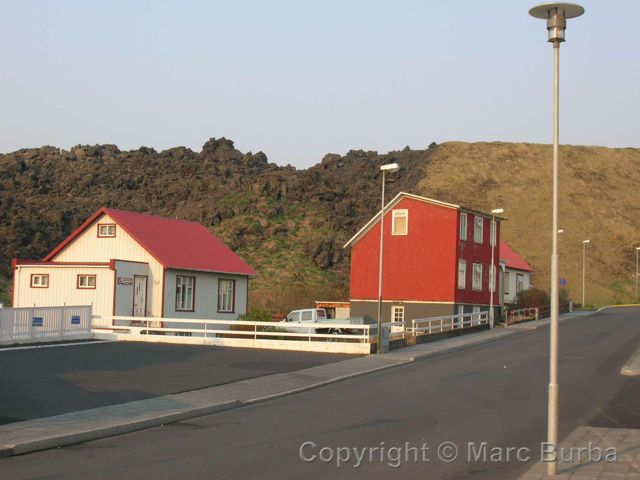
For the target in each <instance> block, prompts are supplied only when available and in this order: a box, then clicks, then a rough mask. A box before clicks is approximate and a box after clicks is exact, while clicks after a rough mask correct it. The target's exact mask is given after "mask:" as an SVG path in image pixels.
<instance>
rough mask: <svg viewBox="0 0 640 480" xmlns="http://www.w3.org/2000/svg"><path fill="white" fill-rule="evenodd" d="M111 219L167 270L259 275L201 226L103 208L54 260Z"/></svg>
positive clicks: (75, 234) (60, 246)
mask: <svg viewBox="0 0 640 480" xmlns="http://www.w3.org/2000/svg"><path fill="white" fill-rule="evenodd" d="M103 214H106V215H109V216H110V217H111V218H112V219H113V220H114V221H115V222H116V223H117V224H118V225H119V226H120V227H122V229H123V230H125V231H126V232H127V233H128V234H129V235H131V236H132V237H133V238H134V239H135V240H136V241H137V242H138V243H139V244H140V245H141V246H142V247H143V248H144V249H145V250H147V251H148V252H149V253H150V254H151V255H152V256H153V257H154V258H155V259H156V260H158V261H159V262H160V263H161V264H162V265H163V266H164V267H166V268H180V269H184V270H200V271H205V272H224V273H237V274H241V275H256V271H255V270H254V269H253V268H251V267H250V266H249V265H247V264H246V263H245V262H244V260H242V259H241V258H240V257H239V256H238V255H236V254H235V253H233V252H232V251H231V249H230V248H229V247H227V246H226V245H225V244H224V243H222V241H221V240H220V239H219V238H218V237H216V236H215V235H213V234H212V233H211V232H209V231H208V230H207V229H206V228H204V227H203V226H202V225H200V224H199V223H197V222H191V221H188V220H178V219H174V218H165V217H158V216H155V215H148V214H145V213H136V212H128V211H125V210H116V209H114V208H106V207H103V208H101V209H100V210H98V211H97V212H96V213H94V214H93V215H92V216H91V217H90V218H89V219H87V220H86V221H85V222H84V223H83V224H82V225H81V226H80V227H79V228H78V229H77V230H76V231H74V232H73V233H72V234H71V235H69V236H68V237H67V238H66V239H65V240H64V241H63V242H62V243H61V244H60V245H58V246H57V247H56V248H54V249H53V251H52V252H51V253H49V255H47V256H46V257H44V261H50V260H52V259H53V258H54V257H55V256H56V255H57V254H58V253H59V252H60V251H62V250H63V249H64V248H65V247H66V246H67V245H69V243H71V242H72V241H73V240H74V239H75V238H76V237H77V236H78V235H79V234H80V233H82V232H83V231H84V230H85V229H86V228H87V227H89V226H90V225H91V224H92V223H93V222H95V221H96V220H97V219H98V218H99V217H100V216H101V215H103Z"/></svg>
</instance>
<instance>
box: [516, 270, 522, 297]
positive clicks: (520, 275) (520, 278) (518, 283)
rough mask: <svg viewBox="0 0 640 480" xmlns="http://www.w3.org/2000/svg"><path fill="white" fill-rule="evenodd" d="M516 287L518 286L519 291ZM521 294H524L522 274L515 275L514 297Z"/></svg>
mask: <svg viewBox="0 0 640 480" xmlns="http://www.w3.org/2000/svg"><path fill="white" fill-rule="evenodd" d="M518 280H522V281H521V282H519V281H518ZM518 285H520V287H521V288H520V289H518ZM522 292H524V274H523V273H516V295H518V294H519V293H522Z"/></svg>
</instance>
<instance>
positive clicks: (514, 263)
mask: <svg viewBox="0 0 640 480" xmlns="http://www.w3.org/2000/svg"><path fill="white" fill-rule="evenodd" d="M500 266H501V267H502V269H503V273H502V302H501V303H502V304H507V305H508V304H510V303H514V302H515V300H516V296H517V295H518V294H519V293H520V292H523V291H524V290H528V289H529V288H531V275H532V274H533V268H531V265H529V264H528V263H527V262H526V261H525V260H524V259H523V258H522V257H521V256H520V255H518V253H517V252H516V251H515V250H513V249H512V248H511V247H510V246H509V245H508V244H507V243H506V242H504V241H502V240H501V241H500Z"/></svg>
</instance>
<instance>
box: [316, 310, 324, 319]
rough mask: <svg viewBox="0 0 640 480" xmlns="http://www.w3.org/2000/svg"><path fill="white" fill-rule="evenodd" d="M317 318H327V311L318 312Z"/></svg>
mask: <svg viewBox="0 0 640 480" xmlns="http://www.w3.org/2000/svg"><path fill="white" fill-rule="evenodd" d="M316 316H317V317H318V318H327V315H326V313H325V311H324V310H321V309H318V310H316Z"/></svg>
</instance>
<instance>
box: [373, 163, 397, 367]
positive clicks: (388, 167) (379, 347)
mask: <svg viewBox="0 0 640 480" xmlns="http://www.w3.org/2000/svg"><path fill="white" fill-rule="evenodd" d="M399 169H400V166H399V165H398V164H397V163H389V164H387V165H382V166H381V167H380V171H382V202H381V206H380V255H379V257H380V264H379V265H378V344H377V352H378V353H379V354H380V353H382V257H383V255H382V254H383V249H384V182H385V180H386V173H387V172H397V171H398V170H399Z"/></svg>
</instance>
